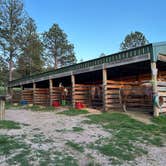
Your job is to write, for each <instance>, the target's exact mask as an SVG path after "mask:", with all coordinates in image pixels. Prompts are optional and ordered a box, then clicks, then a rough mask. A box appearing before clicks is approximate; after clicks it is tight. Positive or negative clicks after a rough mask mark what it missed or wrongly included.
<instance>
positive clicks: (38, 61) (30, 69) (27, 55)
mask: <svg viewBox="0 0 166 166" xmlns="http://www.w3.org/2000/svg"><path fill="white" fill-rule="evenodd" d="M36 29H37V28H36V24H35V22H34V20H33V19H32V18H30V17H29V18H27V20H26V21H25V25H24V27H23V28H22V29H21V34H22V36H21V37H20V38H21V40H20V48H21V55H20V57H19V58H18V62H17V63H18V66H17V71H18V72H19V73H20V75H21V77H23V76H27V75H32V74H36V73H40V72H42V68H43V64H44V62H43V60H42V54H43V44H42V42H41V40H40V38H39V35H38V34H37V31H36Z"/></svg>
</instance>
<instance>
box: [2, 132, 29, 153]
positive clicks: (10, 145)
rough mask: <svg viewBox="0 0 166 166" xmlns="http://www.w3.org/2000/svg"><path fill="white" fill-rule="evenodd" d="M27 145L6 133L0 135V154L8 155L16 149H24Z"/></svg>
mask: <svg viewBox="0 0 166 166" xmlns="http://www.w3.org/2000/svg"><path fill="white" fill-rule="evenodd" d="M26 148H27V146H26V145H25V144H24V143H22V142H19V141H18V140H17V139H15V138H14V137H11V136H7V135H0V155H9V154H11V153H12V151H15V150H16V149H26Z"/></svg>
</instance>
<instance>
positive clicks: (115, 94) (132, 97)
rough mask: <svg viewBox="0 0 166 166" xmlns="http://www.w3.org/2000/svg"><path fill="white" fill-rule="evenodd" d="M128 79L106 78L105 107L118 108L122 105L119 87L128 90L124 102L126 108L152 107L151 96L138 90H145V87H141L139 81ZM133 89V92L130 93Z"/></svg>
mask: <svg viewBox="0 0 166 166" xmlns="http://www.w3.org/2000/svg"><path fill="white" fill-rule="evenodd" d="M129 80H132V79H129ZM129 80H127V81H114V80H107V92H106V101H107V102H106V107H107V108H108V109H120V108H121V107H122V105H121V101H120V98H121V94H120V89H123V90H124V91H125V90H127V91H129V95H128V97H127V102H126V105H127V107H128V108H148V109H150V108H152V96H149V97H145V96H146V94H145V93H141V94H140V91H143V92H146V87H142V86H141V82H139V81H132V82H131V81H130V82H129ZM133 90H134V92H135V93H132V91H133ZM130 91H131V93H130Z"/></svg>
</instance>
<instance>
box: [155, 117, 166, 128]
mask: <svg viewBox="0 0 166 166" xmlns="http://www.w3.org/2000/svg"><path fill="white" fill-rule="evenodd" d="M152 122H154V123H156V124H158V125H160V126H166V115H160V116H159V117H156V118H153V119H152Z"/></svg>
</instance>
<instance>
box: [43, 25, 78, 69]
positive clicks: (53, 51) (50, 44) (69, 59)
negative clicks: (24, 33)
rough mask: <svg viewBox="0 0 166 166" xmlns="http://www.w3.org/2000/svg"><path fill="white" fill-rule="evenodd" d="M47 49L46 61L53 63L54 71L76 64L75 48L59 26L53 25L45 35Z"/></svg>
mask: <svg viewBox="0 0 166 166" xmlns="http://www.w3.org/2000/svg"><path fill="white" fill-rule="evenodd" d="M43 43H44V45H45V48H46V57H45V58H46V59H47V61H49V62H50V63H51V62H53V65H54V69H57V68H58V67H62V66H67V65H70V64H73V63H76V57H75V55H74V46H73V45H72V44H70V43H69V42H68V40H67V35H66V34H65V33H64V32H63V30H62V29H60V27H59V25H58V24H53V26H52V27H51V28H50V29H49V31H48V32H45V33H44V34H43Z"/></svg>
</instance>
